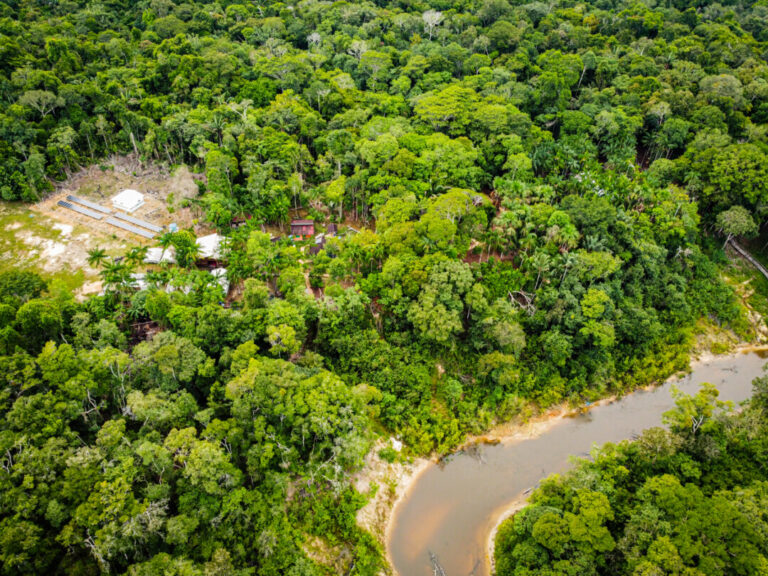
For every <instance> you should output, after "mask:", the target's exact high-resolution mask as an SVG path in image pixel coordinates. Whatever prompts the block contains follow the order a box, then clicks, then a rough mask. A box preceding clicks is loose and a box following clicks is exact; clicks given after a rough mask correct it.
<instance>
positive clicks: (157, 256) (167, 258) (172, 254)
mask: <svg viewBox="0 0 768 576" xmlns="http://www.w3.org/2000/svg"><path fill="white" fill-rule="evenodd" d="M144 262H145V263H146V264H160V263H161V262H168V263H170V264H175V263H176V250H175V249H174V248H173V246H169V247H168V248H166V249H165V250H163V249H162V248H160V247H155V248H150V249H149V250H147V255H146V256H145V257H144Z"/></svg>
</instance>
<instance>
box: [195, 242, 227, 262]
mask: <svg viewBox="0 0 768 576" xmlns="http://www.w3.org/2000/svg"><path fill="white" fill-rule="evenodd" d="M223 240H224V237H223V236H219V235H218V234H209V235H208V236H201V237H200V238H198V239H197V248H198V250H197V261H196V262H195V265H196V266H197V267H198V268H201V269H203V270H213V269H214V268H220V267H221V266H222V264H223V263H224V260H223V258H224V253H223V250H222V242H223Z"/></svg>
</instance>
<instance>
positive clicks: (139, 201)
mask: <svg viewBox="0 0 768 576" xmlns="http://www.w3.org/2000/svg"><path fill="white" fill-rule="evenodd" d="M143 205H144V194H142V193H141V192H139V191H138V190H131V189H130V188H128V189H126V190H123V191H122V192H120V194H118V195H117V196H114V197H113V198H112V206H114V207H115V209H116V210H122V211H124V212H133V211H134V210H137V209H138V208H140V207H141V206H143Z"/></svg>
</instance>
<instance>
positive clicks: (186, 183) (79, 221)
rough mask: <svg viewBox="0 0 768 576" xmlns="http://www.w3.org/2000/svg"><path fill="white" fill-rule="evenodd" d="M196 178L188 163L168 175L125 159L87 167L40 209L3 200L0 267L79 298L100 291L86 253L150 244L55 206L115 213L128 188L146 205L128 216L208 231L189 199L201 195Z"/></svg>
mask: <svg viewBox="0 0 768 576" xmlns="http://www.w3.org/2000/svg"><path fill="white" fill-rule="evenodd" d="M199 179H200V176H199V175H195V174H193V173H191V172H190V171H189V170H188V169H187V168H186V167H185V166H181V167H178V168H176V169H175V170H174V171H173V173H171V172H169V171H168V170H167V169H165V168H163V167H161V166H156V165H146V164H141V163H139V162H138V161H137V160H136V159H135V158H132V157H130V156H121V157H114V158H110V159H109V160H105V161H104V162H102V164H100V165H95V166H91V167H89V168H85V169H83V170H81V171H79V172H77V173H76V174H74V175H73V176H72V177H71V178H69V179H68V180H66V181H65V182H61V183H60V184H59V185H58V186H57V187H56V190H55V192H54V193H53V194H51V195H50V196H49V197H48V198H46V199H44V200H43V201H41V202H39V203H38V204H35V205H32V206H27V205H23V204H18V203H7V202H0V270H7V269H10V268H22V269H32V270H35V271H37V272H38V273H40V274H41V275H42V276H43V277H44V278H46V279H48V280H52V281H55V282H57V283H58V284H59V285H60V286H62V287H63V288H65V289H67V290H69V291H71V292H73V293H74V294H75V295H76V296H78V297H83V296H85V295H88V294H92V293H98V292H99V291H100V290H101V282H100V279H99V275H98V271H97V270H94V269H93V268H91V267H90V266H88V251H89V250H92V249H93V248H96V247H99V248H103V249H105V250H106V251H107V253H108V254H110V255H119V254H122V253H124V252H125V251H126V250H128V249H129V248H130V247H131V246H136V245H142V244H144V245H147V244H148V245H153V244H154V243H155V242H154V241H152V240H148V239H146V238H143V237H141V236H139V235H137V234H133V233H131V232H129V231H126V230H122V229H120V228H117V227H115V226H112V225H110V224H107V223H106V222H104V221H99V220H95V219H93V218H90V217H88V216H85V215H82V214H79V213H77V212H74V211H72V210H69V209H67V208H62V207H60V206H58V205H57V202H58V201H59V200H64V199H66V196H67V195H69V194H74V195H76V196H78V197H80V198H83V199H86V200H90V201H92V202H96V203H98V204H101V205H102V206H104V207H105V208H109V209H112V202H111V198H112V197H113V196H114V195H116V194H117V193H119V192H120V191H122V190H124V189H126V188H133V189H135V190H139V191H140V192H141V193H143V194H144V205H143V206H141V207H140V208H139V209H138V210H136V211H135V212H133V213H132V214H131V215H132V216H134V217H136V218H140V219H142V220H146V221H148V222H151V223H153V224H156V225H160V226H167V225H168V224H170V223H172V222H175V223H177V224H178V226H179V228H187V227H193V228H195V229H196V231H198V230H199V231H200V233H202V232H205V231H206V227H205V226H201V225H200V224H199V222H198V220H199V219H200V217H201V216H202V214H201V213H200V211H199V209H198V208H195V207H193V206H191V205H190V202H189V200H190V199H191V198H194V197H196V196H197V194H198V186H197V183H196V180H199Z"/></svg>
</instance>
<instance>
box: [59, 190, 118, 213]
mask: <svg viewBox="0 0 768 576" xmlns="http://www.w3.org/2000/svg"><path fill="white" fill-rule="evenodd" d="M67 200H69V201H70V202H74V203H75V204H82V205H83V206H85V207H86V208H92V209H93V210H98V211H99V212H103V213H104V214H112V210H110V209H109V208H104V206H102V205H101V204H96V202H91V201H90V200H85V199H84V198H79V197H78V196H74V195H72V194H70V195H69V196H67Z"/></svg>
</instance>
